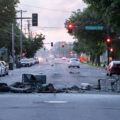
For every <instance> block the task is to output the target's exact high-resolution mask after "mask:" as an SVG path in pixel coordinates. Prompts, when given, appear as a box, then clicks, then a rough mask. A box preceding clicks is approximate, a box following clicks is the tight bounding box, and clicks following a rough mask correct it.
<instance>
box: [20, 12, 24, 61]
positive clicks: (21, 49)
mask: <svg viewBox="0 0 120 120" xmlns="http://www.w3.org/2000/svg"><path fill="white" fill-rule="evenodd" d="M20 13H21V18H22V10H21V11H20ZM22 42H23V41H22V19H21V31H20V59H22V52H23V46H22Z"/></svg>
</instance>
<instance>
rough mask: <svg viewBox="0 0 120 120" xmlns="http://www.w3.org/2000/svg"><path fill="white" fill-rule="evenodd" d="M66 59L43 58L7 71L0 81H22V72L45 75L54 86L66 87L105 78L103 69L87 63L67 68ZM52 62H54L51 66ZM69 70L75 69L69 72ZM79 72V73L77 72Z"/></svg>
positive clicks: (93, 83)
mask: <svg viewBox="0 0 120 120" xmlns="http://www.w3.org/2000/svg"><path fill="white" fill-rule="evenodd" d="M67 63H68V62H67V60H66V61H63V60H62V59H60V58H56V59H54V60H48V62H46V61H45V60H44V61H43V62H42V63H40V64H36V65H34V66H32V67H23V68H20V69H14V70H13V71H9V75H8V76H5V77H0V82H5V83H7V84H8V85H11V84H13V83H14V82H21V81H22V74H35V75H39V74H44V75H46V76H47V83H52V84H53V85H54V86H55V87H56V88H66V87H71V86H74V85H77V86H78V87H80V85H81V83H89V84H91V85H97V82H98V79H100V78H105V76H106V72H105V70H102V69H98V68H94V67H91V66H88V65H87V64H80V68H79V69H78V68H73V69H72V68H68V66H67ZM52 64H54V65H53V66H52ZM70 71H74V72H75V71H76V72H75V73H70ZM79 72H80V73H79Z"/></svg>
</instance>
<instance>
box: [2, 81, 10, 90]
mask: <svg viewBox="0 0 120 120" xmlns="http://www.w3.org/2000/svg"><path fill="white" fill-rule="evenodd" d="M9 91H10V87H9V86H8V85H7V84H6V83H0V92H9Z"/></svg>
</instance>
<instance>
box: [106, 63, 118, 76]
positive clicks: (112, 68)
mask: <svg viewBox="0 0 120 120" xmlns="http://www.w3.org/2000/svg"><path fill="white" fill-rule="evenodd" d="M113 74H117V75H118V74H120V61H112V62H111V63H110V64H109V66H108V69H107V75H109V76H112V75H113Z"/></svg>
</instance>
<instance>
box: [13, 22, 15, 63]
mask: <svg viewBox="0 0 120 120" xmlns="http://www.w3.org/2000/svg"><path fill="white" fill-rule="evenodd" d="M12 57H13V65H14V62H15V33H14V24H12Z"/></svg>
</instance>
